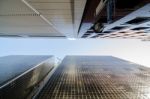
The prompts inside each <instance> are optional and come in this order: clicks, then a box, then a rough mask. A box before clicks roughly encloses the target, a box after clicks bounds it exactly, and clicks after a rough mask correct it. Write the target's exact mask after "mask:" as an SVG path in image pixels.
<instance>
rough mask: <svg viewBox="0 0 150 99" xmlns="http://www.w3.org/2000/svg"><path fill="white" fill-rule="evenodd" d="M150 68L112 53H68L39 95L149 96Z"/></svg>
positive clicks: (68, 98) (88, 98)
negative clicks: (71, 54) (96, 54)
mask: <svg viewBox="0 0 150 99" xmlns="http://www.w3.org/2000/svg"><path fill="white" fill-rule="evenodd" d="M149 98H150V69H149V68H146V67H143V66H140V65H137V64H134V63H131V62H128V61H124V60H121V59H118V58H114V57H111V56H68V57H66V58H65V59H64V60H63V62H62V64H61V65H60V66H59V67H58V68H57V69H56V71H55V72H54V74H53V75H52V77H51V78H50V79H49V82H48V83H47V84H46V86H45V87H44V88H43V90H42V91H41V92H40V93H39V95H38V96H37V99H149Z"/></svg>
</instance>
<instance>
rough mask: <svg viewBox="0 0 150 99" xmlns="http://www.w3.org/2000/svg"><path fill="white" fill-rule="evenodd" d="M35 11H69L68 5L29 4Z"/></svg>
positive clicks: (49, 3)
mask: <svg viewBox="0 0 150 99" xmlns="http://www.w3.org/2000/svg"><path fill="white" fill-rule="evenodd" d="M30 4H31V5H32V6H33V7H34V8H35V9H37V10H39V9H40V10H41V9H54V10H55V9H62V10H63V9H71V4H70V3H51V2H48V3H36V2H34V3H30Z"/></svg>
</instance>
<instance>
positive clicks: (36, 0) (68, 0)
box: [27, 0, 72, 3]
mask: <svg viewBox="0 0 150 99" xmlns="http://www.w3.org/2000/svg"><path fill="white" fill-rule="evenodd" d="M27 1H29V2H58V3H60V2H71V1H72V0H27Z"/></svg>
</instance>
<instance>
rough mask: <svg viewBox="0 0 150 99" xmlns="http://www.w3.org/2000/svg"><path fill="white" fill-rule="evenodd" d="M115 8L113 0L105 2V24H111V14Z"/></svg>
mask: <svg viewBox="0 0 150 99" xmlns="http://www.w3.org/2000/svg"><path fill="white" fill-rule="evenodd" d="M114 7H115V0H108V1H107V23H108V24H110V23H112V20H113V13H114Z"/></svg>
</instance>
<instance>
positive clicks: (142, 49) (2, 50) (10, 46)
mask: <svg viewBox="0 0 150 99" xmlns="http://www.w3.org/2000/svg"><path fill="white" fill-rule="evenodd" d="M149 51H150V42H149V41H145V42H143V41H141V40H134V39H133V40H131V39H77V40H67V39H48V38H46V39H41V38H0V56H7V55H54V56H56V57H59V58H61V59H63V57H64V56H66V55H99V56H100V55H111V56H115V57H118V58H122V59H125V60H128V61H131V62H134V63H138V64H141V65H144V66H147V67H150V52H149Z"/></svg>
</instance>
